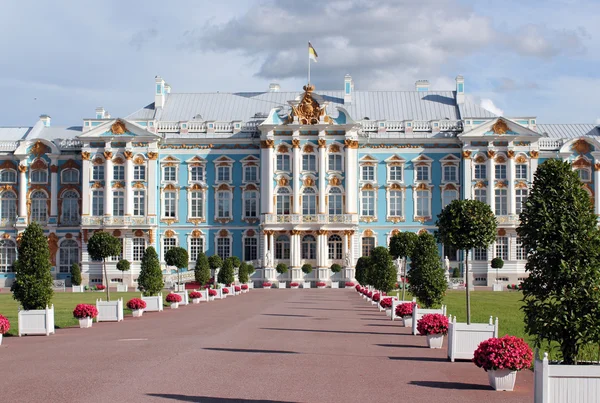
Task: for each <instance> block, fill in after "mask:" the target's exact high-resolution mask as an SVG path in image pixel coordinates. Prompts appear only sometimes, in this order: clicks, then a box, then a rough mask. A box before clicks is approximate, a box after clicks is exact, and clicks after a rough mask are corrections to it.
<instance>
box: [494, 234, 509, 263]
mask: <svg viewBox="0 0 600 403" xmlns="http://www.w3.org/2000/svg"><path fill="white" fill-rule="evenodd" d="M496 257H499V258H501V259H502V260H508V237H506V236H499V237H496Z"/></svg>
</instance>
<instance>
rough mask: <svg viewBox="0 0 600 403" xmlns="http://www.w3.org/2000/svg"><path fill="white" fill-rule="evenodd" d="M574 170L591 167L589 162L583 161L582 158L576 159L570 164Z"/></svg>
mask: <svg viewBox="0 0 600 403" xmlns="http://www.w3.org/2000/svg"><path fill="white" fill-rule="evenodd" d="M572 165H573V166H574V167H575V168H582V167H589V166H591V165H592V163H591V162H590V161H588V160H587V159H585V158H584V157H578V158H577V159H576V160H575V162H573V164H572Z"/></svg>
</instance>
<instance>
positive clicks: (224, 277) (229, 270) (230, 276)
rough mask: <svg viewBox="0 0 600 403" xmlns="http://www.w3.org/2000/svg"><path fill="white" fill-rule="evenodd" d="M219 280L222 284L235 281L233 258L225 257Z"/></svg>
mask: <svg viewBox="0 0 600 403" xmlns="http://www.w3.org/2000/svg"><path fill="white" fill-rule="evenodd" d="M217 281H218V282H219V283H221V284H233V283H234V282H235V273H234V270H233V260H232V259H231V258H227V259H225V262H223V267H221V270H219V274H218V276H217Z"/></svg>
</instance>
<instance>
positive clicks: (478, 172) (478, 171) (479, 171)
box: [475, 164, 487, 179]
mask: <svg viewBox="0 0 600 403" xmlns="http://www.w3.org/2000/svg"><path fill="white" fill-rule="evenodd" d="M486 178H487V165H485V164H475V179H486Z"/></svg>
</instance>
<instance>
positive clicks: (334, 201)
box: [329, 187, 343, 215]
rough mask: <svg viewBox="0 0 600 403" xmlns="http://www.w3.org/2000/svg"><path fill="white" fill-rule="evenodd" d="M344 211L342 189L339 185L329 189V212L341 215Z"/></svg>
mask: <svg viewBox="0 0 600 403" xmlns="http://www.w3.org/2000/svg"><path fill="white" fill-rule="evenodd" d="M342 212H343V208H342V191H341V190H340V188H338V187H335V188H331V189H330V190H329V214H331V215H339V214H342Z"/></svg>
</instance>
